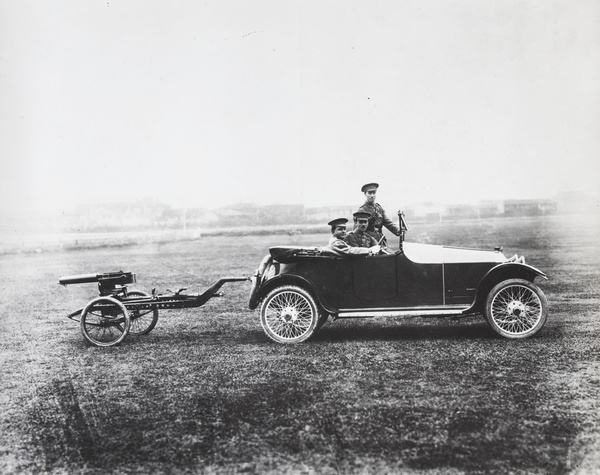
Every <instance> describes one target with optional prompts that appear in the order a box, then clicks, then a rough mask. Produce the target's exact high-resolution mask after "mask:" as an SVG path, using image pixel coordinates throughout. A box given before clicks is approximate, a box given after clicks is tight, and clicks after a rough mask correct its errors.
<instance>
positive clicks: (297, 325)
mask: <svg viewBox="0 0 600 475" xmlns="http://www.w3.org/2000/svg"><path fill="white" fill-rule="evenodd" d="M260 319H261V324H262V327H263V329H264V331H265V333H266V334H267V336H268V337H269V338H271V339H272V340H274V341H276V342H278V343H298V342H301V341H304V340H307V339H308V338H310V337H311V335H312V334H313V333H314V332H315V329H316V326H317V321H318V312H317V306H316V304H315V301H314V299H313V298H312V296H311V295H310V294H309V293H308V292H307V291H305V290H304V289H301V288H300V287H295V286H291V285H290V286H283V287H278V288H276V289H274V290H272V291H271V293H270V294H269V295H268V296H267V297H266V298H265V300H264V301H263V303H262V306H261V309H260Z"/></svg>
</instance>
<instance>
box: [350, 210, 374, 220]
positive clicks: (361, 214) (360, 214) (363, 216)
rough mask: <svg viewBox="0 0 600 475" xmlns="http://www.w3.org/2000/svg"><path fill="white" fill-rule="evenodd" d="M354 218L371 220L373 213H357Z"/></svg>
mask: <svg viewBox="0 0 600 475" xmlns="http://www.w3.org/2000/svg"><path fill="white" fill-rule="evenodd" d="M352 216H354V217H355V218H356V219H360V218H370V217H371V213H368V212H367V211H357V212H356V213H354V214H353V215H352Z"/></svg>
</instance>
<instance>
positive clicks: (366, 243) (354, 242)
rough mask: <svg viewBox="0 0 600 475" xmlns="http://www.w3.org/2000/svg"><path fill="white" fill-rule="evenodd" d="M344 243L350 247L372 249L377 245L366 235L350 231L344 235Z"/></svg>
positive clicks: (371, 237)
mask: <svg viewBox="0 0 600 475" xmlns="http://www.w3.org/2000/svg"><path fill="white" fill-rule="evenodd" d="M345 241H346V242H347V243H348V244H350V246H352V247H372V246H376V245H377V241H376V240H375V239H374V238H373V236H370V235H369V234H367V233H364V234H358V233H357V232H356V231H350V232H349V233H348V234H346V239H345Z"/></svg>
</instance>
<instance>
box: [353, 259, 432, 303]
mask: <svg viewBox="0 0 600 475" xmlns="http://www.w3.org/2000/svg"><path fill="white" fill-rule="evenodd" d="M442 304H443V275H442V264H441V263H439V264H438V263H426V264H423V263H415V262H412V261H410V260H409V259H408V258H407V257H406V256H405V255H404V254H396V255H382V256H376V257H370V258H363V259H355V260H353V261H352V292H351V293H350V294H348V293H347V294H346V296H345V298H344V307H346V308H382V309H385V308H405V307H408V308H413V307H431V306H438V305H442Z"/></svg>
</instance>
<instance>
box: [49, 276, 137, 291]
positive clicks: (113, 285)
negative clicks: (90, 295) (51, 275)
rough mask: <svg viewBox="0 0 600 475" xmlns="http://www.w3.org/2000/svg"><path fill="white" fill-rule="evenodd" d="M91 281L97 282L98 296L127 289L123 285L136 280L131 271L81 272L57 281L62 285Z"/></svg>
mask: <svg viewBox="0 0 600 475" xmlns="http://www.w3.org/2000/svg"><path fill="white" fill-rule="evenodd" d="M92 282H98V290H99V291H100V296H104V295H113V294H116V293H119V292H121V291H125V292H126V291H127V288H126V287H125V286H126V285H127V284H134V283H135V282H136V278H135V274H134V273H132V272H123V271H122V270H120V271H118V272H106V273H104V274H81V275H72V276H67V277H61V278H60V279H59V280H58V283H59V284H61V285H64V286H65V287H66V286H67V285H73V284H89V283H92Z"/></svg>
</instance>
